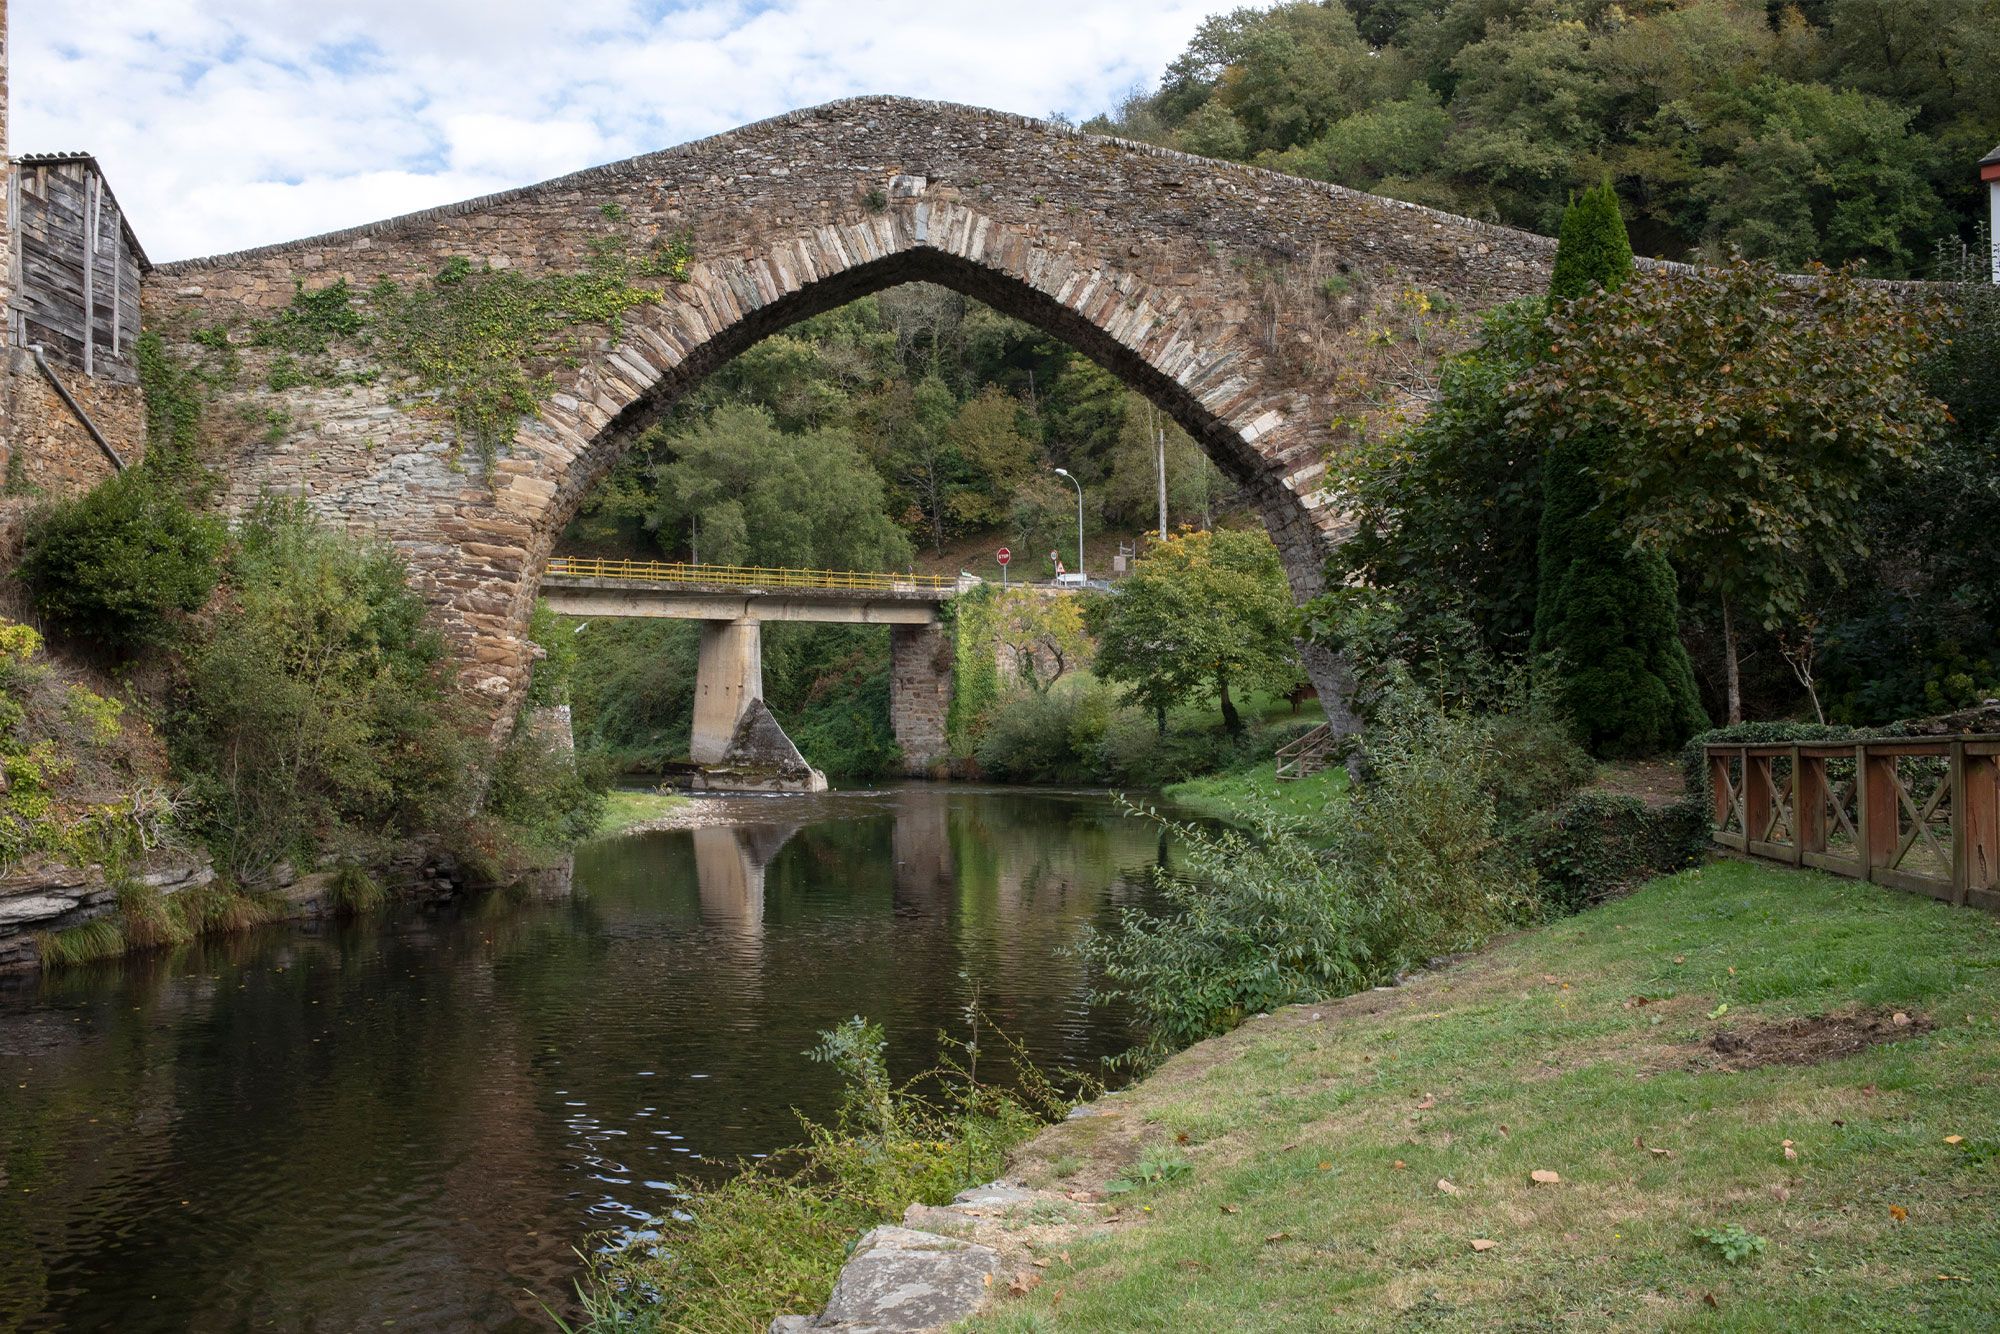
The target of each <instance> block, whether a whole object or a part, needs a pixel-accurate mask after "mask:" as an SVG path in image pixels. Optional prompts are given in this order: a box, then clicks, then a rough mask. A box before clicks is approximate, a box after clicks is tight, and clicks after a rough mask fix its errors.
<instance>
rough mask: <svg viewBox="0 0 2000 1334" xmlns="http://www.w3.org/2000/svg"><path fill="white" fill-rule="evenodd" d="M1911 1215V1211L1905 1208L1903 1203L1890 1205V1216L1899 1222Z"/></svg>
mask: <svg viewBox="0 0 2000 1334" xmlns="http://www.w3.org/2000/svg"><path fill="white" fill-rule="evenodd" d="M1909 1216H1910V1211H1909V1210H1908V1209H1905V1208H1904V1207H1903V1206H1902V1205H1900V1204H1892V1205H1890V1206H1889V1217H1891V1218H1893V1219H1895V1220H1896V1221H1897V1222H1898V1223H1900V1222H1902V1221H1903V1220H1904V1219H1906V1218H1908V1217H1909Z"/></svg>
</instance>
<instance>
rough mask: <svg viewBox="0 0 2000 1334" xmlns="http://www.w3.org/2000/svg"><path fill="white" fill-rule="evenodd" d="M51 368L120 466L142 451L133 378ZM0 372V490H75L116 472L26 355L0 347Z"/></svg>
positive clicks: (142, 419)
mask: <svg viewBox="0 0 2000 1334" xmlns="http://www.w3.org/2000/svg"><path fill="white" fill-rule="evenodd" d="M52 369H53V370H54V371H55V373H56V374H57V375H58V376H60V377H61V378H62V384H63V388H65V389H67V390H68V391H69V393H70V396H71V397H72V398H74V399H75V400H76V403H77V406H78V407H79V408H81V409H82V410H83V411H84V412H85V413H86V414H88V415H89V417H90V420H91V422H92V423H93V424H95V425H96V427H97V429H98V430H99V431H100V432H101V433H102V434H103V435H104V437H105V439H106V440H107V441H108V442H109V443H110V445H111V448H112V450H113V451H114V452H115V453H117V454H118V456H119V457H120V458H121V459H123V460H124V462H125V464H126V465H127V466H128V467H129V466H130V465H132V464H134V463H137V462H138V461H139V460H140V459H142V458H144V457H145V453H146V405H145V400H144V397H143V396H142V395H141V394H140V392H139V386H138V385H137V384H136V383H131V382H125V383H121V382H118V381H116V380H109V379H89V378H86V377H85V376H83V375H82V374H80V373H77V372H74V371H70V370H67V369H65V368H62V367H53V366H52ZM0 370H4V375H0V425H4V429H0V479H4V483H0V490H4V493H5V494H7V495H12V496H23V495H25V496H68V495H75V494H77V493H78V492H82V491H87V490H89V489H90V488H91V487H93V486H95V485H96V484H97V483H99V482H101V481H103V480H104V479H105V478H107V477H109V476H111V475H112V473H113V472H115V471H116V470H117V468H116V465H115V464H113V463H112V461H111V459H110V458H109V457H108V456H107V455H106V454H105V452H104V451H103V449H101V448H100V447H99V446H98V444H97V442H96V441H95V440H93V439H92V438H91V436H90V432H89V430H88V429H87V428H86V427H85V426H84V424H83V422H82V421H81V420H80V419H79V418H78V417H77V414H76V413H74V412H72V411H71V410H70V408H69V405H68V404H66V403H64V402H63V400H62V396H61V395H59V394H58V393H56V390H55V386H54V385H52V384H50V383H49V380H48V377H47V376H46V375H45V374H43V372H42V370H41V368H40V367H38V366H37V365H36V364H35V359H34V354H33V353H31V352H29V351H27V350H26V349H24V348H13V349H8V350H6V351H5V352H0Z"/></svg>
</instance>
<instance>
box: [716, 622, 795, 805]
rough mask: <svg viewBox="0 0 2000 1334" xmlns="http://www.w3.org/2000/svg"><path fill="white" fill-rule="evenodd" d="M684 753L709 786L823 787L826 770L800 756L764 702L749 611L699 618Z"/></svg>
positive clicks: (760, 653)
mask: <svg viewBox="0 0 2000 1334" xmlns="http://www.w3.org/2000/svg"><path fill="white" fill-rule="evenodd" d="M688 758H689V759H691V760H693V761H694V762H695V763H696V764H698V765H701V766H702V767H703V768H705V769H707V770H709V771H710V774H711V777H712V784H713V785H714V786H717V787H723V788H730V789H736V790H739V791H770V792H824V791H825V790H826V775H825V774H823V773H821V772H820V771H819V770H817V769H815V768H813V767H812V765H810V764H808V763H807V762H806V758H805V756H803V755H801V754H800V753H799V748H798V747H797V746H795V745H793V744H792V739H791V738H790V737H788V736H786V735H785V729H784V728H783V727H780V726H779V725H778V720H777V719H776V718H774V717H772V716H771V710H770V709H769V708H767V707H766V706H765V704H764V629H763V624H762V622H760V621H758V620H757V619H756V618H755V617H752V616H741V617H737V618H736V619H734V620H728V621H706V620H705V621H703V622H702V623H701V655H700V657H699V659H698V660H697V661H696V664H695V680H694V728H693V731H692V733H691V735H690V736H689V738H688Z"/></svg>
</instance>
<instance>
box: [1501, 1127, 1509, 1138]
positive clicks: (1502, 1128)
mask: <svg viewBox="0 0 2000 1334" xmlns="http://www.w3.org/2000/svg"><path fill="white" fill-rule="evenodd" d="M1500 1133H1501V1134H1503V1135H1508V1136H1509V1138H1511V1137H1512V1136H1511V1134H1510V1132H1509V1131H1508V1129H1507V1127H1506V1126H1504V1125H1503V1126H1501V1127H1500Z"/></svg>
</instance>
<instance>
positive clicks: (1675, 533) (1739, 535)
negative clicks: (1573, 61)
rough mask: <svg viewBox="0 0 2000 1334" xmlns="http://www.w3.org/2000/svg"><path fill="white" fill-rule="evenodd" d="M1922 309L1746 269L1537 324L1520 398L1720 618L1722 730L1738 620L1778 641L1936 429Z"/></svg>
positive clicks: (1837, 572)
mask: <svg viewBox="0 0 2000 1334" xmlns="http://www.w3.org/2000/svg"><path fill="white" fill-rule="evenodd" d="M1938 322H1939V317H1938V315H1937V313H1936V312H1935V311H1932V310H1929V309H1926V308H1925V306H1924V305H1923V303H1921V302H1917V301H1913V300H1911V299H1910V298H1909V297H1908V296H1907V295H1905V294H1902V293H1897V292H1893V291H1889V290H1885V289H1882V288H1878V287H1872V286H1869V285H1866V284H1864V283H1862V282H1860V281H1859V280H1857V279H1856V278H1854V277H1853V276H1852V275H1850V274H1845V273H1837V274H1829V273H1824V272H1822V273H1819V274H1817V275H1815V277H1814V278H1813V280H1812V281H1811V282H1810V283H1809V284H1808V285H1806V286H1803V287H1798V286H1793V285H1792V284H1790V283H1788V282H1786V281H1785V280H1784V279H1782V278H1780V277H1779V275H1778V274H1777V273H1776V272H1774V271H1773V270H1772V269H1771V268H1769V267H1768V266H1765V265H1761V264H1757V263H1754V262H1751V261H1748V260H1739V261H1738V262H1736V263H1734V264H1732V265H1730V266H1728V267H1727V268H1724V269H1719V270H1699V271H1694V272H1689V273H1683V274H1671V275H1669V274H1660V275H1647V276H1646V277H1644V278H1638V279H1634V280H1633V281H1631V282H1628V283H1626V284H1624V285H1623V286H1622V287H1620V288H1618V289H1617V290H1615V291H1611V292H1605V293H1600V294H1597V295H1593V296H1587V297H1580V298H1578V299H1577V300H1575V301H1572V302H1570V303H1568V304H1567V305H1566V306H1564V307H1563V308H1562V309H1561V310H1559V311H1557V312H1556V313H1555V314H1554V315H1553V316H1552V317H1551V320H1550V323H1549V343H1550V347H1549V352H1548V354H1547V356H1546V358H1545V360H1544V361H1542V362H1541V363H1540V364H1539V365H1537V366H1536V367H1535V369H1534V370H1533V371H1532V372H1531V373H1530V374H1529V376H1528V377H1527V379H1526V380H1525V381H1524V382H1523V383H1522V385H1521V390H1522V392H1523V393H1524V394H1525V396H1526V398H1527V400H1528V402H1527V404H1526V406H1525V407H1524V412H1526V413H1528V414H1530V415H1531V416H1532V419H1533V420H1534V421H1536V422H1538V423H1539V424H1540V425H1541V427H1542V429H1544V430H1545V431H1547V433H1548V434H1549V437H1550V439H1551V441H1552V443H1553V444H1555V445H1557V446H1560V445H1562V444H1563V443H1564V442H1567V441H1571V440H1577V439H1590V440H1600V441H1603V442H1604V444H1605V453H1604V454H1603V455H1602V456H1601V461H1600V463H1599V464H1598V465H1597V468H1596V471H1597V475H1598V480H1599V482H1600V483H1601V486H1602V489H1603V493H1604V495H1605V496H1606V497H1607V501H1608V503H1609V504H1611V505H1613V506H1615V512H1616V513H1618V514H1619V515H1620V516H1621V522H1622V526H1623V529H1624V532H1625V534H1626V535H1627V536H1628V537H1630V538H1631V539H1633V540H1635V541H1637V542H1639V543H1640V544H1641V545H1643V546H1645V547H1647V548H1649V549H1651V550H1655V551H1659V552H1661V553H1663V554H1666V555H1668V556H1670V557H1671V558H1672V559H1674V561H1675V562H1676V563H1677V564H1679V565H1680V566H1681V567H1682V568H1684V569H1686V570H1688V571H1691V572H1693V573H1694V574H1695V575H1696V576H1697V577H1698V578H1699V579H1700V581H1701V583H1702V586H1703V587H1704V588H1706V589H1707V590H1708V591H1709V592H1710V593H1711V594H1712V595H1714V596H1715V597H1716V598H1717V600H1718V603H1719V606H1720V609H1721V612H1722V622H1723V630H1724V638H1725V646H1724V666H1725V672H1726V679H1727V695H1728V707H1729V720H1730V721H1731V722H1735V721H1738V720H1739V719H1740V717H1741V714H1742V693H1741V681H1740V672H1739V666H1738V661H1739V654H1738V635H1737V617H1739V616H1741V615H1748V616H1749V617H1751V618H1752V619H1753V621H1754V622H1756V623H1760V624H1763V625H1765V626H1768V627H1773V628H1775V627H1777V626H1779V625H1781V624H1783V623H1784V622H1785V621H1786V620H1787V618H1789V617H1793V616H1795V615H1796V614H1797V613H1798V612H1799V611H1800V609H1801V607H1802V606H1803V603H1804V600H1805V596H1806V593H1807V590H1808V588H1809V586H1810V585H1811V583H1812V582H1813V581H1814V580H1815V579H1817V578H1822V577H1826V576H1829V575H1831V576H1832V577H1834V578H1836V579H1838V578H1840V577H1841V576H1842V574H1843V571H1844V568H1845V567H1846V565H1847V564H1849V563H1850V562H1851V561H1853V560H1854V558H1856V557H1857V556H1858V555H1860V554H1861V549H1862V545H1863V541H1864V537H1865V531H1864V528H1863V526H1862V523H1861V504H1862V501H1863V499H1864V497H1865V496H1866V494H1867V492H1868V490H1869V488H1870V487H1871V486H1873V485H1875V484H1876V483H1877V482H1878V480H1879V479H1880V478H1881V477H1882V476H1883V474H1884V472H1885V470H1887V469H1889V468H1890V467H1892V466H1894V465H1896V464H1898V463H1902V462H1905V461H1908V460H1912V459H1914V458H1916V457H1918V456H1919V455H1921V454H1922V452H1923V451H1924V450H1925V449H1926V447H1927V445H1928V442H1929V441H1930V440H1931V439H1932V438H1933V437H1934V436H1935V434H1936V432H1937V431H1938V430H1939V428H1940V427H1941V426H1942V425H1943V423H1944V409H1943V406H1942V405H1941V404H1940V403H1939V402H1938V401H1937V400H1936V399H1935V398H1934V397H1932V396H1931V394H1930V392H1929V391H1928V389H1927V387H1926V385H1925V382H1924V379H1923V376H1922V366H1923V361H1922V358H1923V354H1924V352H1925V351H1926V350H1927V349H1928V348H1929V347H1930V346H1931V345H1932V343H1933V341H1934V335H1933V332H1932V331H1933V328H1934V327H1935V325H1936V324H1937V323H1938Z"/></svg>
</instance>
